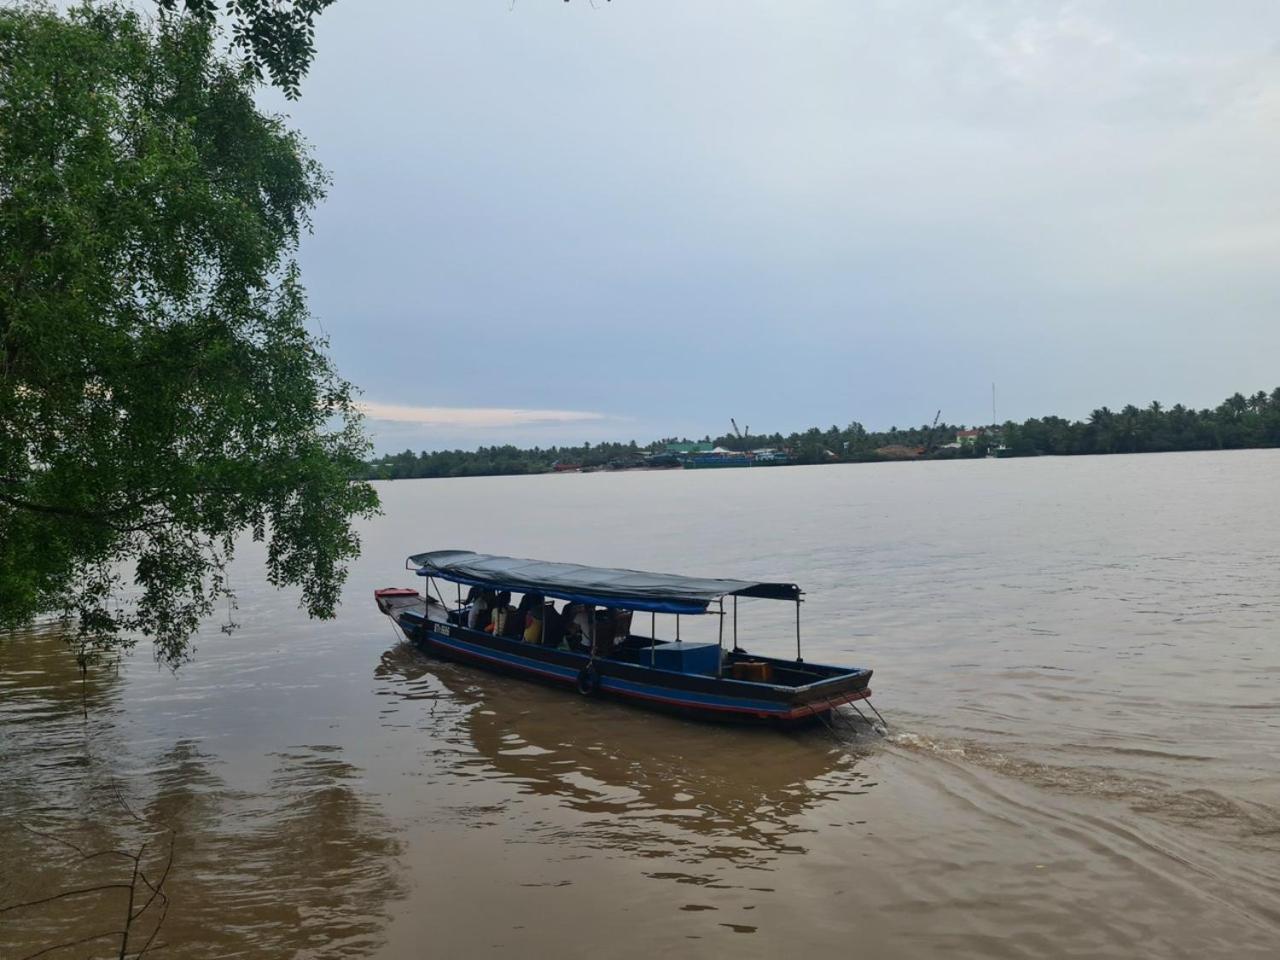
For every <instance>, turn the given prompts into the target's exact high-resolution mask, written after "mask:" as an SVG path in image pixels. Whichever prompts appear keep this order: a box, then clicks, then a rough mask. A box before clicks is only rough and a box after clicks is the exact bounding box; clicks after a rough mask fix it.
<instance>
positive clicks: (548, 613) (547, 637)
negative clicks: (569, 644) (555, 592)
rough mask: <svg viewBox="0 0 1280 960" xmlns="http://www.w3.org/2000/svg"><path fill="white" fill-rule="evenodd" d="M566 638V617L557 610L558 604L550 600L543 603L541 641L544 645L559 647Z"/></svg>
mask: <svg viewBox="0 0 1280 960" xmlns="http://www.w3.org/2000/svg"><path fill="white" fill-rule="evenodd" d="M563 639H564V617H563V616H562V615H561V614H560V613H559V612H558V611H557V610H556V605H555V604H554V603H552V602H551V601H550V600H548V601H547V602H546V603H544V604H543V605H542V636H541V637H540V638H539V641H538V642H539V643H541V644H542V645H543V646H544V647H558V646H560V642H561V641H562V640H563Z"/></svg>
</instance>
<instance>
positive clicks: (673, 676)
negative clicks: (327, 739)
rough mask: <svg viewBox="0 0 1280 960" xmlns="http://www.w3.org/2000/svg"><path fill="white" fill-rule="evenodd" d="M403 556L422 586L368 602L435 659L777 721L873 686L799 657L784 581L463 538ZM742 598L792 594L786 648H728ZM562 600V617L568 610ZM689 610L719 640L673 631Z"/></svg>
mask: <svg viewBox="0 0 1280 960" xmlns="http://www.w3.org/2000/svg"><path fill="white" fill-rule="evenodd" d="M405 567H406V569H408V570H411V571H413V572H414V573H416V574H417V575H418V576H420V577H422V578H424V587H425V589H424V591H423V592H419V591H418V590H416V589H414V588H411V587H387V588H383V589H380V590H375V591H374V599H375V601H376V603H377V605H378V609H379V610H380V611H381V612H382V613H384V614H386V615H387V616H388V617H390V618H391V619H392V621H393V622H394V623H395V625H396V626H397V627H399V629H400V630H401V632H402V633H403V634H404V636H405V638H406V639H407V640H409V641H410V642H411V643H413V644H415V645H416V646H418V647H419V648H421V649H422V650H424V651H425V652H427V653H430V654H434V655H437V656H440V657H443V658H445V659H450V660H458V661H462V662H466V663H470V664H473V665H476V666H480V667H484V668H487V669H491V670H497V671H500V672H504V673H510V674H515V675H517V676H521V677H524V678H527V679H531V680H538V681H543V682H547V683H551V684H555V685H558V686H560V687H562V688H565V689H567V690H569V691H574V692H576V693H577V694H579V695H581V696H584V697H602V698H607V699H611V700H617V701H622V702H625V703H629V704H634V705H637V706H645V707H651V708H655V709H661V710H666V711H670V712H674V713H677V714H680V715H683V716H687V717H691V718H695V719H701V720H715V721H725V722H737V723H751V724H767V725H773V726H778V727H793V726H799V725H804V724H808V723H813V722H815V721H820V720H824V719H827V718H829V715H830V714H831V713H832V712H833V711H834V710H835V709H836V708H837V707H839V706H841V705H843V704H856V702H857V701H860V700H867V699H868V698H869V697H870V696H871V688H870V686H869V683H870V680H871V670H869V669H867V668H865V667H842V666H832V665H828V664H818V663H811V662H809V661H807V660H805V659H804V658H803V656H802V653H801V645H800V607H801V604H802V602H803V592H802V591H801V590H800V588H799V587H798V586H797V585H796V584H794V583H773V582H764V581H754V580H727V579H712V578H705V577H685V576H679V575H676V574H667V573H647V572H643V571H637V570H623V569H616V568H609V567H587V566H582V565H579V564H572V563H553V562H548V561H544V560H525V559H517V558H513V557H503V556H495V555H491V554H481V553H475V552H473V551H470V550H434V551H429V552H427V553H419V554H415V555H413V556H411V557H409V558H408V560H407V561H406V562H405ZM441 582H445V583H453V584H455V585H456V591H455V593H456V602H454V603H452V604H450V603H449V602H447V601H446V600H445V598H444V594H443V592H442V591H441V588H440V583H441ZM464 586H465V587H467V588H468V589H469V595H468V598H467V599H465V600H464V598H463V595H462V588H463V587H464ZM433 594H434V595H433ZM515 594H520V595H522V596H523V599H522V600H521V602H520V606H519V607H518V608H513V607H512V606H511V605H510V602H509V601H510V599H511V597H512V595H515ZM504 595H505V596H504ZM494 598H497V599H499V600H504V601H505V602H501V603H497V604H495V605H494V608H493V611H492V614H493V615H491V616H488V617H480V616H477V614H479V613H480V612H482V611H483V610H484V609H485V603H486V600H493V599H494ZM739 598H756V599H764V600H777V601H782V602H789V603H794V604H795V609H796V635H795V656H794V657H773V656H762V655H758V654H754V653H749V652H748V651H746V650H744V649H742V648H741V647H739V646H738V642H737V634H738V599H739ZM553 600H561V601H565V602H566V607H565V609H564V610H563V611H558V610H556V608H555V605H554V603H553V602H552V601H553ZM726 601H728V608H727V609H726ZM601 608H603V609H601ZM570 611H572V619H569V617H568V616H566V615H568V614H570ZM636 613H648V614H649V615H650V617H649V624H648V626H649V631H648V636H644V635H643V634H641V633H637V632H635V631H634V630H633V629H632V620H633V619H634V615H635V614H636ZM659 615H662V616H663V618H664V620H663V622H664V625H666V624H668V623H670V620H669V619H668V618H670V617H674V618H675V620H674V627H675V635H674V639H672V638H668V637H659V636H658V633H657V623H658V616H659ZM687 616H717V617H718V618H719V626H718V630H717V641H716V642H715V643H710V642H699V643H695V642H690V641H682V640H681V639H680V618H681V617H687ZM486 619H487V620H488V622H487V623H484V622H483V621H484V620H486ZM726 621H728V622H726ZM727 631H728V634H729V635H728V637H726V632H727ZM726 641H728V644H729V645H728V646H726ZM872 709H874V708H872Z"/></svg>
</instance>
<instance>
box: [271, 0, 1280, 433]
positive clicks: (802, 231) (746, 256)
mask: <svg viewBox="0 0 1280 960" xmlns="http://www.w3.org/2000/svg"><path fill="white" fill-rule="evenodd" d="M1278 38H1280V6H1278V5H1277V4H1275V3H1274V2H1271V0H1265V2H1264V0H1259V2H1256V3H1251V2H1229V3H1205V2H1202V0H1192V2H1171V0H1152V2H1126V3H1123V4H1121V3H1115V2H1105V3H1065V4H1064V3H1047V2H1046V3H1009V2H1005V3H990V4H987V3H953V4H947V3H942V2H918V3H914V2H903V3H897V2H882V3H872V2H850V0H837V2H817V0H812V2H811V0H787V2H785V3H782V2H773V3H763V2H751V0H725V2H712V0H697V2H690V0H613V2H612V3H605V2H603V0H597V2H596V8H595V9H593V8H592V6H591V5H590V4H589V3H588V2H586V0H573V2H572V3H568V4H565V3H561V2H559V0H517V2H516V3H515V5H514V7H512V5H511V2H510V0H430V2H423V0H339V2H338V3H337V4H336V5H335V6H334V7H332V8H331V9H330V10H329V11H328V12H326V13H325V14H324V15H323V16H322V18H321V20H320V26H319V30H318V35H317V47H318V58H317V61H316V64H315V66H314V68H313V71H312V73H311V75H310V77H309V78H308V80H307V81H306V84H305V86H304V92H303V99H302V100H301V101H300V102H299V103H298V104H296V105H290V107H289V108H288V109H289V111H290V113H291V114H292V117H293V122H294V123H295V125H296V126H298V127H299V128H301V129H302V131H303V132H304V133H305V135H306V136H307V137H308V138H309V139H310V140H311V142H312V143H313V144H314V146H315V149H316V153H317V155H318V157H319V158H320V160H321V161H322V162H323V163H324V164H325V165H326V166H327V167H328V168H329V170H330V171H331V173H332V174H333V177H334V184H333V187H332V190H331V193H330V196H329V198H328V200H327V201H326V202H325V203H324V205H323V207H322V208H321V209H320V210H319V211H318V215H317V217H316V223H315V235H314V236H313V237H311V238H309V239H308V240H307V241H306V243H305V245H304V247H303V251H302V265H303V270H304V276H305V279H306V283H307V286H308V288H309V290H310V292H311V297H312V307H313V310H314V313H315V314H316V316H317V318H318V320H319V322H320V324H322V326H323V328H324V330H325V331H326V332H327V333H328V335H329V336H330V338H331V342H332V351H333V354H334V356H335V358H336V360H337V362H338V364H339V367H340V369H341V370H342V372H343V373H344V375H345V376H347V377H348V378H349V379H351V380H353V381H354V382H355V383H356V384H358V385H359V386H360V387H361V389H362V390H363V397H364V400H365V401H366V402H367V403H368V405H369V408H370V413H371V416H372V418H373V419H371V421H370V424H369V426H370V428H371V432H372V433H373V434H374V437H375V440H376V443H377V447H378V449H379V451H381V452H385V451H388V450H397V449H403V448H404V447H406V446H409V447H413V448H414V449H421V448H438V447H453V446H464V447H470V446H475V445H477V444H480V443H486V444H487V443H504V442H514V443H520V444H532V443H539V444H544V445H545V444H547V443H553V442H581V441H582V440H592V441H596V440H600V439H624V440H625V439H632V438H635V439H637V440H639V441H641V442H645V441H648V440H650V439H653V438H656V437H660V436H666V435H672V434H683V435H689V436H698V437H700V436H702V435H703V434H704V433H711V434H712V435H715V434H717V433H719V432H722V431H725V430H727V429H728V423H729V417H730V416H734V417H736V418H737V420H738V423H739V424H740V425H741V424H750V425H751V427H752V430H753V432H755V431H761V432H763V431H772V430H780V431H783V432H789V431H791V430H794V429H797V428H804V427H807V426H809V425H813V424H820V425H824V426H826V425H830V424H832V423H837V424H840V425H844V424H846V423H848V422H849V421H851V420H859V421H861V422H862V423H864V424H865V425H866V426H868V427H869V428H884V427H888V426H891V425H894V424H897V425H907V424H919V423H921V422H927V421H929V420H931V419H932V417H933V414H934V412H935V410H937V409H938V408H941V409H942V415H943V418H944V419H946V420H948V421H951V422H961V421H963V422H970V423H972V422H986V421H987V420H989V419H990V412H991V411H990V403H991V401H990V390H991V383H992V382H993V381H994V382H995V383H996V384H997V387H998V399H999V415H1000V419H1002V420H1003V419H1005V418H1015V419H1022V418H1025V417H1028V416H1036V415H1042V414H1047V413H1058V414H1062V415H1065V416H1071V417H1082V416H1086V415H1087V414H1088V412H1089V411H1090V410H1091V409H1093V408H1094V407H1097V406H1101V405H1103V404H1106V405H1109V406H1112V407H1119V406H1122V405H1124V404H1125V403H1130V402H1132V403H1137V404H1145V403H1147V402H1149V401H1151V400H1152V399H1159V400H1161V401H1162V402H1164V403H1173V402H1179V401H1180V402H1184V403H1188V404H1192V405H1196V406H1206V405H1213V404H1216V403H1217V402H1219V401H1220V400H1221V399H1222V398H1223V397H1224V396H1226V395H1227V394H1229V393H1231V392H1234V391H1235V390H1242V391H1245V392H1252V391H1256V390H1258V389H1268V390H1269V389H1271V388H1273V387H1275V386H1277V385H1278V384H1280V363H1277V359H1278V358H1280V322H1277V315H1278V311H1277V306H1278V305H1280V269H1278V268H1280V190H1278V189H1277V177H1278V176H1280V174H1278V171H1280V43H1278Z"/></svg>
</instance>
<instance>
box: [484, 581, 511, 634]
mask: <svg viewBox="0 0 1280 960" xmlns="http://www.w3.org/2000/svg"><path fill="white" fill-rule="evenodd" d="M512 612H513V611H512V609H511V591H510V590H502V591H500V592H499V593H498V594H497V596H496V597H495V598H494V603H493V612H492V613H490V615H489V625H488V626H487V627H485V628H484V629H485V632H486V633H492V634H493V635H494V636H495V637H501V636H502V635H503V631H504V630H505V629H506V626H507V617H508V616H509V615H510V614H511V613H512Z"/></svg>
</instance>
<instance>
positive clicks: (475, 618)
mask: <svg viewBox="0 0 1280 960" xmlns="http://www.w3.org/2000/svg"><path fill="white" fill-rule="evenodd" d="M487 592H488V591H486V590H484V589H483V588H482V587H472V588H471V589H470V590H468V591H467V606H466V612H465V613H464V614H463V617H462V625H463V626H465V627H470V628H471V629H472V630H480V629H483V627H484V625H485V624H486V623H488V622H489V606H490V604H489V603H487V602H486V600H485V594H486V593H487Z"/></svg>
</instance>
